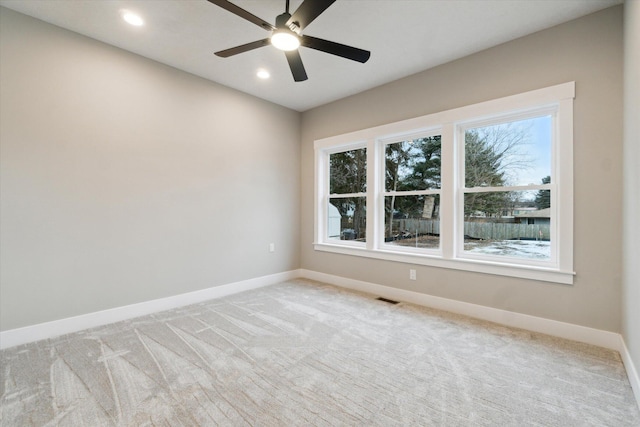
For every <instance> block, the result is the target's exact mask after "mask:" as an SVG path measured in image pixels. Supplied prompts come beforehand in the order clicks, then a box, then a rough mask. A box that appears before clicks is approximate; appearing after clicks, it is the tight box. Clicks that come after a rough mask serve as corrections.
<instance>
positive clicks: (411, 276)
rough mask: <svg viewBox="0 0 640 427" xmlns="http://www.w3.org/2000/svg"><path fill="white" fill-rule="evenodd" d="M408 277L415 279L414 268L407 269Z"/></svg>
mask: <svg viewBox="0 0 640 427" xmlns="http://www.w3.org/2000/svg"><path fill="white" fill-rule="evenodd" d="M409 279H410V280H416V271H415V270H414V269H409Z"/></svg>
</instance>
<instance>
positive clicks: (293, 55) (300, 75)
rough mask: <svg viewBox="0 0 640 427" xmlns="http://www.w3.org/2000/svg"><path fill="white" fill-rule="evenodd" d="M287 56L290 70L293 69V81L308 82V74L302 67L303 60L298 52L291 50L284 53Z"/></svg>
mask: <svg viewBox="0 0 640 427" xmlns="http://www.w3.org/2000/svg"><path fill="white" fill-rule="evenodd" d="M284 54H285V55H286V56H287V62H289V68H291V74H293V80H295V81H297V82H302V81H304V80H307V72H306V71H305V69H304V65H302V58H300V53H299V52H298V51H297V50H290V51H288V52H285V53H284Z"/></svg>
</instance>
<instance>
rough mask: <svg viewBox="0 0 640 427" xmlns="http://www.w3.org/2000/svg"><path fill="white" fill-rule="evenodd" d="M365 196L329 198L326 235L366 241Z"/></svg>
mask: <svg viewBox="0 0 640 427" xmlns="http://www.w3.org/2000/svg"><path fill="white" fill-rule="evenodd" d="M366 201H367V198H366V197H348V198H331V199H329V210H328V212H327V215H328V221H327V237H328V238H330V239H340V240H357V241H360V242H365V241H366V234H367V206H366Z"/></svg>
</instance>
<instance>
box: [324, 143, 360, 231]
mask: <svg viewBox="0 0 640 427" xmlns="http://www.w3.org/2000/svg"><path fill="white" fill-rule="evenodd" d="M327 197H328V201H329V203H328V210H327V234H326V237H327V239H329V240H332V239H338V240H353V241H354V242H366V241H367V149H366V148H357V149H352V150H346V151H339V152H336V153H331V154H329V195H328V196H327Z"/></svg>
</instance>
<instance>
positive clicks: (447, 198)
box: [440, 123, 456, 259]
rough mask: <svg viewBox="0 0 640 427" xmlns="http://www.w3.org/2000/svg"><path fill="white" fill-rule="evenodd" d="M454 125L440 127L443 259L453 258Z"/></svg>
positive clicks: (441, 246)
mask: <svg viewBox="0 0 640 427" xmlns="http://www.w3.org/2000/svg"><path fill="white" fill-rule="evenodd" d="M454 143H455V139H454V126H453V124H452V123H449V124H446V125H444V126H443V127H442V145H441V147H442V148H441V150H442V161H441V170H440V174H441V177H442V183H441V193H440V248H441V249H442V257H443V258H444V259H452V258H454V251H455V244H454V238H455V234H456V233H455V232H454V230H455V222H456V220H455V192H454V189H455V171H456V167H455V163H454V162H455V150H454Z"/></svg>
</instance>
